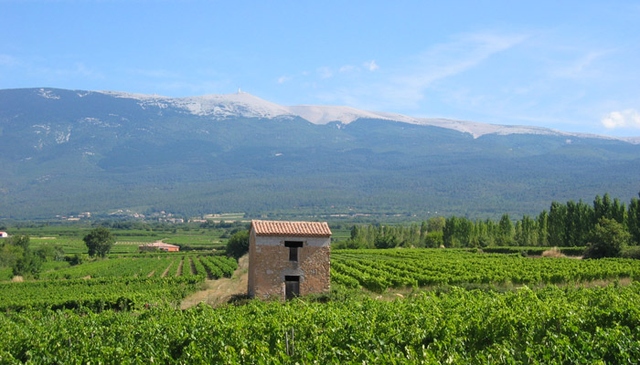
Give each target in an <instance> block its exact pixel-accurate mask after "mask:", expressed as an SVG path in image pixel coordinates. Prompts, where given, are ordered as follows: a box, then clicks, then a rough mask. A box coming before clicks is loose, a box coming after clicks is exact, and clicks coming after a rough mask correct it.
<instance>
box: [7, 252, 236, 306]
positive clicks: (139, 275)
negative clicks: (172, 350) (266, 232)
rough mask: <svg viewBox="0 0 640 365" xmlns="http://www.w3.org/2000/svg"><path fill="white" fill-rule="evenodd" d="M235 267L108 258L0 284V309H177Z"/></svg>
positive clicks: (194, 258)
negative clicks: (153, 306) (202, 285)
mask: <svg viewBox="0 0 640 365" xmlns="http://www.w3.org/2000/svg"><path fill="white" fill-rule="evenodd" d="M237 267H238V264H237V262H236V261H235V260H234V259H232V258H228V257H224V256H211V255H159V256H153V257H147V256H141V257H130V256H123V257H120V258H111V259H108V260H98V261H95V262H90V263H85V264H82V265H77V266H71V267H66V268H62V269H58V270H52V271H47V272H44V273H43V274H42V275H41V278H42V280H38V281H27V282H23V283H11V282H4V283H0V310H2V311H7V310H12V311H15V310H25V309H32V308H38V309H65V308H67V309H69V308H70V309H77V308H84V309H86V310H91V311H102V310H105V309H134V308H140V307H142V306H148V305H149V304H154V303H159V302H161V303H171V304H174V305H175V304H177V303H178V302H179V301H180V300H181V299H183V298H184V297H186V296H187V295H188V294H190V293H192V292H194V291H196V290H197V289H198V287H199V284H200V283H202V282H203V281H204V280H205V279H206V278H208V279H218V278H222V277H230V276H231V275H232V274H233V272H234V271H235V269H236V268H237Z"/></svg>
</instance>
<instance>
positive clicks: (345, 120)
mask: <svg viewBox="0 0 640 365" xmlns="http://www.w3.org/2000/svg"><path fill="white" fill-rule="evenodd" d="M101 93H104V94H108V95H112V96H115V97H119V98H126V99H135V100H138V104H139V105H140V106H141V107H142V108H147V107H152V106H155V107H159V108H167V107H174V108H179V109H182V110H184V111H186V112H188V113H190V114H193V115H199V116H206V117H212V118H215V119H226V118H230V117H238V116H240V117H247V118H267V119H272V118H277V117H300V118H302V119H305V120H307V121H309V122H311V123H313V124H328V123H332V122H339V123H341V124H349V123H351V122H353V121H355V120H358V119H363V118H366V119H382V120H388V121H394V122H400V123H410V124H417V125H425V126H434V127H441V128H446V129H453V130H456V131H459V132H462V133H469V134H471V135H472V136H473V138H478V137H480V136H483V135H486V134H498V135H509V134H537V135H553V136H566V137H586V138H600V139H611V140H623V141H626V142H629V143H635V144H639V143H640V137H637V138H614V137H608V136H601V135H594V134H584V133H568V132H561V131H558V130H554V129H549V128H542V127H529V126H513V125H500V124H487V123H477V122H468V121H460V120H453V119H443V118H414V117H410V116H406V115H401V114H393V113H385V112H374V111H365V110H359V109H355V108H352V107H348V106H326V105H295V106H282V105H278V104H275V103H272V102H270V101H266V100H264V99H261V98H259V97H257V96H254V95H251V94H249V93H246V92H243V91H241V90H238V92H237V93H233V94H212V95H203V96H192V97H182V98H172V97H165V96H158V95H143V94H130V93H122V92H112V91H101ZM568 143H570V140H568Z"/></svg>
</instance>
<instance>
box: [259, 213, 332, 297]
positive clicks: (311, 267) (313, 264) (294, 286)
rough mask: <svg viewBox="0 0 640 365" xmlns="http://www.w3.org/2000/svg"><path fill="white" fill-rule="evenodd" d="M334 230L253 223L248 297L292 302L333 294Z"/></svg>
mask: <svg viewBox="0 0 640 365" xmlns="http://www.w3.org/2000/svg"><path fill="white" fill-rule="evenodd" d="M330 243H331V230H330V229H329V225H328V224H327V223H326V222H283V221H261V220H254V221H252V222H251V230H250V233H249V284H248V294H249V296H251V297H258V298H269V297H276V298H283V299H290V298H293V297H295V296H298V295H306V294H310V293H324V292H328V291H329V285H330V279H329V273H330V260H329V257H330Z"/></svg>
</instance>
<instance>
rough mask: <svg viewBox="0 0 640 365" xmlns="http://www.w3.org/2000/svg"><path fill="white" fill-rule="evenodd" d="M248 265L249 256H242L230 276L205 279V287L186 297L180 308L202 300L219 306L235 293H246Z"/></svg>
mask: <svg viewBox="0 0 640 365" xmlns="http://www.w3.org/2000/svg"><path fill="white" fill-rule="evenodd" d="M248 267H249V256H248V255H245V256H242V257H241V258H240V260H238V269H236V271H235V272H234V273H233V275H232V276H231V277H230V278H228V279H227V278H222V279H218V280H205V284H204V285H205V289H204V290H201V291H199V292H195V293H193V294H191V295H189V296H188V297H186V298H184V299H183V300H182V304H181V305H180V308H181V309H187V308H191V307H193V306H195V305H197V304H198V303H202V302H204V303H206V304H209V305H212V306H217V305H221V304H224V303H227V302H228V301H229V299H231V297H233V296H234V295H238V294H246V293H247V280H248V276H249V275H248Z"/></svg>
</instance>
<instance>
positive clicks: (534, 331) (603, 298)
mask: <svg viewBox="0 0 640 365" xmlns="http://www.w3.org/2000/svg"><path fill="white" fill-rule="evenodd" d="M39 229H40V231H39V234H36V235H32V236H31V244H32V245H33V246H35V247H42V246H46V245H51V246H58V247H62V248H63V250H64V252H65V255H69V254H76V253H77V254H81V256H83V258H84V260H83V261H82V262H81V263H80V264H77V265H73V266H72V265H71V264H70V263H69V262H68V261H48V262H46V263H45V264H44V265H43V267H42V270H41V272H40V274H39V278H38V279H32V278H26V279H25V280H24V281H23V282H11V281H9V279H10V278H11V270H8V269H6V268H4V269H1V270H0V275H2V276H1V277H2V278H3V279H4V281H2V282H0V311H1V312H2V313H1V314H0V331H2V333H3V341H0V364H22V363H30V364H68V363H103V364H110V363H123V364H126V363H130V364H149V363H162V364H212V363H219V364H294V363H299V364H313V363H318V364H345V363H354V364H355V363H357V364H373V363H385V364H386V363H390V364H443V363H451V364H512V363H513V364H516V363H517V364H519V363H531V364H574V363H584V364H592V363H601V364H605V363H606V364H620V363H635V361H636V360H637V359H638V358H640V307H638V305H637V303H640V283H639V282H638V279H639V278H640V260H632V259H621V258H616V259H601V260H580V259H576V258H547V257H540V256H538V255H536V256H526V255H523V254H521V253H506V254H505V253H500V254H499V253H485V252H482V251H481V250H476V249H417V248H401V249H384V250H383V249H378V250H376V249H360V250H333V252H332V256H331V267H332V270H331V283H332V284H331V287H332V289H331V292H330V293H328V294H326V295H316V296H309V297H303V298H298V299H295V300H292V301H289V302H286V303H282V302H278V301H271V302H262V301H259V300H248V299H243V298H236V300H235V301H233V302H231V303H229V304H224V305H221V306H218V307H216V308H212V307H210V306H208V305H205V304H200V305H198V306H195V307H192V308H190V309H186V310H180V309H178V308H180V303H181V301H182V300H183V299H184V298H186V297H187V296H189V295H190V294H193V293H195V292H196V291H198V290H200V289H201V288H202V286H203V283H204V282H205V280H206V279H210V280H216V279H217V278H222V277H230V276H231V275H232V273H234V272H241V270H237V271H236V269H237V267H238V266H237V262H236V261H235V260H234V259H231V258H227V257H225V256H224V255H220V253H221V252H220V246H219V245H220V244H221V243H222V242H226V238H227V237H228V236H229V234H230V229H226V230H225V229H219V228H213V229H209V228H201V227H198V228H197V229H193V228H191V229H188V230H186V229H178V230H175V232H174V231H173V230H171V229H166V230H161V229H158V230H151V231H147V230H144V229H139V230H123V231H121V232H118V231H117V230H116V233H120V234H119V235H117V237H118V243H117V244H116V245H115V246H114V248H113V250H112V253H111V254H110V255H108V257H107V258H105V259H89V258H88V257H86V255H85V253H86V247H85V246H84V243H83V242H82V238H81V237H82V234H83V233H82V232H87V231H88V230H89V229H90V228H89V227H87V229H86V230H84V231H82V232H81V233H79V234H78V233H75V234H74V235H71V234H70V233H69V232H62V229H61V228H59V227H53V228H52V229H50V230H47V229H44V228H42V227H40V228H39ZM335 231H336V233H338V236H339V237H340V238H338V240H340V239H346V238H347V237H348V234H349V231H348V230H347V229H345V228H341V229H336V230H335ZM145 232H146V233H145ZM32 233H33V232H32ZM157 240H163V241H164V242H168V243H177V244H181V245H183V247H189V248H190V250H187V251H184V252H179V253H161V252H153V253H139V252H138V247H137V246H138V244H139V243H145V242H154V241H157ZM518 250H519V251H517V252H525V251H527V249H526V248H518ZM505 252H508V250H505ZM536 252H539V251H536ZM232 280H234V278H232Z"/></svg>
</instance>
